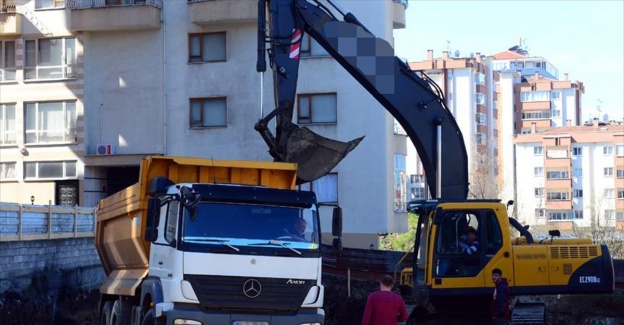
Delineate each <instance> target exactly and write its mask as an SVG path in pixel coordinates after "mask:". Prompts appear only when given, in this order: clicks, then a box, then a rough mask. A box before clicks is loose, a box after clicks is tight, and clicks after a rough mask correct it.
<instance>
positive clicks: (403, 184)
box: [394, 155, 407, 212]
mask: <svg viewBox="0 0 624 325" xmlns="http://www.w3.org/2000/svg"><path fill="white" fill-rule="evenodd" d="M406 166H407V156H405V155H394V211H395V212H405V211H407V172H406V169H407V167H406Z"/></svg>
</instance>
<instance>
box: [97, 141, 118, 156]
mask: <svg viewBox="0 0 624 325" xmlns="http://www.w3.org/2000/svg"><path fill="white" fill-rule="evenodd" d="M116 149H117V148H116V147H115V145H114V144H99V145H98V146H97V150H96V154H97V155H99V156H107V155H114V154H115V151H116Z"/></svg>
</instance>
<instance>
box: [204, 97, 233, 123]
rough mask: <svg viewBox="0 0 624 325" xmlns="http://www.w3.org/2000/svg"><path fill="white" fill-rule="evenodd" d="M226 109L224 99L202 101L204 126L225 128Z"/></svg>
mask: <svg viewBox="0 0 624 325" xmlns="http://www.w3.org/2000/svg"><path fill="white" fill-rule="evenodd" d="M226 112H227V107H226V101H225V99H209V100H206V101H204V126H226V125H227V113H226Z"/></svg>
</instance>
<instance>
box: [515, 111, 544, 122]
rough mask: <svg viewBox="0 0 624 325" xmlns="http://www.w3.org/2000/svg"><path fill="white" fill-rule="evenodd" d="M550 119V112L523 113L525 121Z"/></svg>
mask: <svg viewBox="0 0 624 325" xmlns="http://www.w3.org/2000/svg"><path fill="white" fill-rule="evenodd" d="M549 118H550V111H538V112H523V113H522V119H523V120H543V119H549Z"/></svg>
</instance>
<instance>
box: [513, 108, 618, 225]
mask: <svg viewBox="0 0 624 325" xmlns="http://www.w3.org/2000/svg"><path fill="white" fill-rule="evenodd" d="M535 129H536V128H534V129H533V131H534V132H533V133H530V134H521V135H518V137H517V138H516V139H515V140H514V143H515V145H516V146H515V152H516V160H517V161H518V162H522V163H518V164H517V165H516V178H517V179H518V182H517V201H516V209H517V216H518V217H519V219H520V222H522V223H526V224H530V225H548V226H549V227H551V228H559V229H562V230H571V229H572V228H573V227H574V226H579V227H590V226H592V225H601V226H610V227H618V228H623V227H624V124H622V123H615V124H609V123H603V122H599V121H598V120H597V119H595V120H594V121H593V123H591V122H590V123H589V124H587V125H582V126H567V127H558V128H552V129H550V130H546V131H542V132H535Z"/></svg>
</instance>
